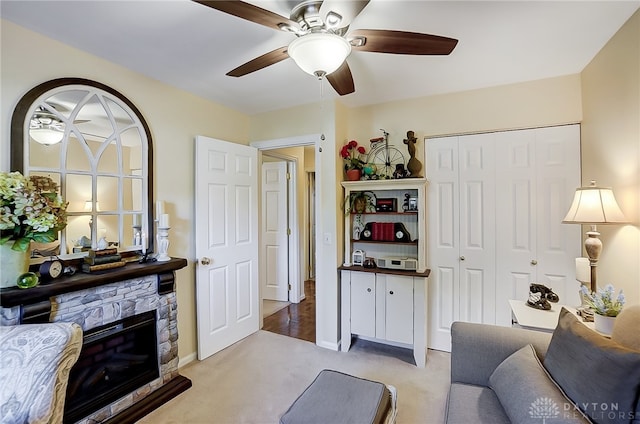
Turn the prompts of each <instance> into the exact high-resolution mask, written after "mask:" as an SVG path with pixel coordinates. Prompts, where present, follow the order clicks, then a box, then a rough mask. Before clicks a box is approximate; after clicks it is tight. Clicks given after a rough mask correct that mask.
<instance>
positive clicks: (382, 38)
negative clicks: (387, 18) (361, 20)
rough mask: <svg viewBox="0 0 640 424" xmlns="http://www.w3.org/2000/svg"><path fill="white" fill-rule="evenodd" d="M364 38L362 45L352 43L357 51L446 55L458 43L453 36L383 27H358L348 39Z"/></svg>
mask: <svg viewBox="0 0 640 424" xmlns="http://www.w3.org/2000/svg"><path fill="white" fill-rule="evenodd" d="M360 37H362V38H364V40H365V42H364V44H363V45H361V46H358V45H353V43H352V45H353V48H354V49H356V50H358V51H365V52H377V53H395V54H411V55H447V54H449V53H451V52H452V51H453V49H454V48H455V47H456V44H458V40H456V39H454V38H447V37H441V36H439V35H430V34H421V33H417V32H406V31H391V30H385V29H358V30H355V31H352V32H350V33H349V35H348V37H347V38H348V39H349V40H351V39H353V38H360Z"/></svg>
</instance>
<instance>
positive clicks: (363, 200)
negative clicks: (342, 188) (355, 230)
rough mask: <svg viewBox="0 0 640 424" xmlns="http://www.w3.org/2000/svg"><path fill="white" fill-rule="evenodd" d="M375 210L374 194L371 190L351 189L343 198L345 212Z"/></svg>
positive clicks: (369, 211)
mask: <svg viewBox="0 0 640 424" xmlns="http://www.w3.org/2000/svg"><path fill="white" fill-rule="evenodd" d="M375 211H376V195H375V194H374V193H373V192H371V191H353V192H351V193H350V194H349V196H348V197H347V198H346V199H345V209H344V212H345V213H346V214H350V213H355V214H361V213H372V212H375Z"/></svg>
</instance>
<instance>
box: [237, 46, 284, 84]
mask: <svg viewBox="0 0 640 424" xmlns="http://www.w3.org/2000/svg"><path fill="white" fill-rule="evenodd" d="M288 57H289V54H288V53H287V47H280V48H278V49H275V50H272V51H270V52H269V53H265V54H263V55H262V56H259V57H256V58H255V59H253V60H250V61H248V62H247V63H245V64H244V65H240V66H238V67H237V68H235V69H234V70H232V71H229V72H227V75H228V76H230V77H241V76H244V75H247V74H250V73H251V72H255V71H258V70H260V69H262V68H266V67H267V66H271V65H273V64H275V63H278V62H280V61H282V60H285V59H286V58H288Z"/></svg>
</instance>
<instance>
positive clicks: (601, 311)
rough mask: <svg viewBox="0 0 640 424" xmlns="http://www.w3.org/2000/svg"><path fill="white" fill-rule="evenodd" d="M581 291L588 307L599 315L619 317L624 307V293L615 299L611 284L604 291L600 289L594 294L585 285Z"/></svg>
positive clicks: (620, 293)
mask: <svg viewBox="0 0 640 424" xmlns="http://www.w3.org/2000/svg"><path fill="white" fill-rule="evenodd" d="M580 290H581V291H582V294H583V296H584V299H585V302H586V303H587V305H589V306H590V307H591V309H593V312H595V313H596V314H598V315H604V316H607V317H617V316H618V314H619V313H620V311H621V310H622V307H623V306H624V301H625V299H624V293H623V292H622V290H620V292H619V293H618V296H617V297H616V298H615V299H614V293H613V292H614V288H613V285H611V284H607V285H606V286H605V287H604V289H598V290H597V291H596V292H594V293H591V292H590V290H589V289H587V287H586V286H584V285H583V286H582V287H581V288H580Z"/></svg>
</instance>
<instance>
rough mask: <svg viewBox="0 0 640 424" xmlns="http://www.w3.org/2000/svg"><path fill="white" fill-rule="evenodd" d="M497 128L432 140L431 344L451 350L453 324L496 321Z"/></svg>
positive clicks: (429, 148) (429, 166)
mask: <svg viewBox="0 0 640 424" xmlns="http://www.w3.org/2000/svg"><path fill="white" fill-rule="evenodd" d="M494 156H495V153H494V141H493V135H492V134H483V135H479V136H461V137H443V138H438V139H430V140H427V172H428V179H429V194H428V205H429V206H428V207H429V225H428V228H429V232H428V245H429V248H428V250H427V254H428V265H429V267H430V269H431V274H430V276H429V310H428V311H429V312H428V313H429V335H428V340H429V342H428V346H429V347H430V348H433V349H439V350H445V351H449V350H451V324H452V323H453V322H454V321H457V320H462V321H468V322H484V323H494V322H495V257H494V255H495V245H494V240H495V239H494V234H493V233H494V231H493V229H494V227H495V218H494V217H495V211H494V208H495V192H494V185H495V183H494V172H495V171H494Z"/></svg>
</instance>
